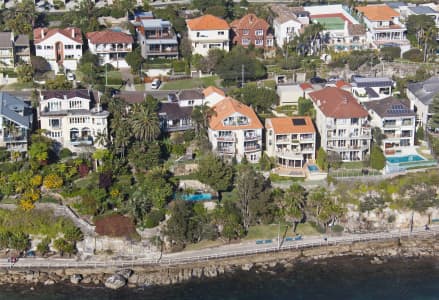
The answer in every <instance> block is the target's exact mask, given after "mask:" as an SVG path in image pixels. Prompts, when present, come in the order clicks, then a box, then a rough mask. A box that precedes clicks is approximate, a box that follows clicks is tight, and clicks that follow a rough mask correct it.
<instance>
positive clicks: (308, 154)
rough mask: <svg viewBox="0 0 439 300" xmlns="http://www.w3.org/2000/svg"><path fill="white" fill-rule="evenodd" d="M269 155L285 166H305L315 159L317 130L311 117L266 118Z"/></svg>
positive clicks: (266, 142)
mask: <svg viewBox="0 0 439 300" xmlns="http://www.w3.org/2000/svg"><path fill="white" fill-rule="evenodd" d="M265 129H266V132H265V147H266V153H267V155H269V156H271V157H275V158H276V162H277V165H278V166H279V167H284V168H303V166H304V165H305V164H306V163H307V162H308V161H313V160H315V153H316V130H315V128H314V125H313V123H312V120H311V118H310V117H306V116H304V117H279V118H267V119H265Z"/></svg>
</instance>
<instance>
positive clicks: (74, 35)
mask: <svg viewBox="0 0 439 300" xmlns="http://www.w3.org/2000/svg"><path fill="white" fill-rule="evenodd" d="M57 33H59V34H62V35H64V36H66V37H67V38H69V39H71V40H74V41H75V42H77V43H79V44H82V33H81V29H79V28H77V27H67V28H64V29H62V28H50V29H49V28H46V27H44V28H42V27H39V28H35V29H34V44H39V43H41V42H43V41H45V40H47V39H48V38H50V37H51V36H53V35H55V34H57Z"/></svg>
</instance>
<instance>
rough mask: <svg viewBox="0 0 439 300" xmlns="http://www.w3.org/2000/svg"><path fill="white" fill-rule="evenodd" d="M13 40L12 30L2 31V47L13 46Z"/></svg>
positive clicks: (0, 43)
mask: <svg viewBox="0 0 439 300" xmlns="http://www.w3.org/2000/svg"><path fill="white" fill-rule="evenodd" d="M12 47H13V44H12V40H11V33H10V32H0V48H12Z"/></svg>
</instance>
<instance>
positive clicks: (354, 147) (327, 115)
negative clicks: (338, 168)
mask: <svg viewBox="0 0 439 300" xmlns="http://www.w3.org/2000/svg"><path fill="white" fill-rule="evenodd" d="M309 97H310V99H311V100H312V101H313V103H314V108H315V109H316V125H317V130H318V131H319V133H320V138H321V141H320V144H321V147H322V148H323V149H324V150H325V151H326V152H328V153H331V152H332V153H336V154H337V155H338V156H339V157H340V159H341V160H342V161H359V160H364V159H365V157H366V155H367V154H368V153H369V151H370V141H371V126H370V124H369V122H368V112H367V110H366V109H365V108H364V107H363V106H361V105H360V104H359V103H358V102H357V100H356V99H355V98H354V97H353V96H352V94H351V93H349V92H347V91H345V90H342V89H339V88H336V87H326V88H324V89H321V90H319V91H315V92H311V93H309Z"/></svg>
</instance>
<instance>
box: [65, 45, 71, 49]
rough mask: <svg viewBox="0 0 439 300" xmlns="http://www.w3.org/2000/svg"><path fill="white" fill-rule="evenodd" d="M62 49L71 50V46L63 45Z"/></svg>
mask: <svg viewBox="0 0 439 300" xmlns="http://www.w3.org/2000/svg"><path fill="white" fill-rule="evenodd" d="M64 49H73V45H64Z"/></svg>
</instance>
